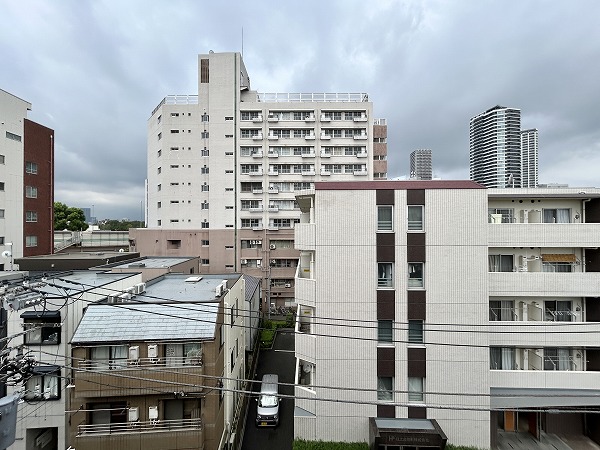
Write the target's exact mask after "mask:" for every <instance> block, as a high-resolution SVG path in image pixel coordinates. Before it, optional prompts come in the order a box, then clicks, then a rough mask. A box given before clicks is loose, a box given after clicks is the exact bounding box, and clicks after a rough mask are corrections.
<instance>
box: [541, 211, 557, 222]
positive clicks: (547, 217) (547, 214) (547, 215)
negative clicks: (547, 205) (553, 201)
mask: <svg viewBox="0 0 600 450" xmlns="http://www.w3.org/2000/svg"><path fill="white" fill-rule="evenodd" d="M555 212H556V210H555V209H544V217H543V220H544V223H554V222H555V221H556V218H555V217H554V215H555Z"/></svg>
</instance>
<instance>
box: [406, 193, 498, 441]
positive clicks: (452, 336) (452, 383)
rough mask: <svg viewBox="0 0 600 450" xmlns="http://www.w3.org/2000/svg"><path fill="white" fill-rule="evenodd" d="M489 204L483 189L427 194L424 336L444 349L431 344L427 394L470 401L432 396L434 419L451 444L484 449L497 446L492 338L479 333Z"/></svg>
mask: <svg viewBox="0 0 600 450" xmlns="http://www.w3.org/2000/svg"><path fill="white" fill-rule="evenodd" d="M486 203H487V198H486V191H484V190H459V189H456V190H434V189H431V190H426V191H425V215H424V217H425V219H424V220H425V233H426V263H425V273H424V278H425V288H426V290H427V319H426V321H425V331H424V333H425V342H428V343H429V342H434V343H439V344H442V345H427V377H426V380H425V390H426V391H427V392H444V393H449V394H452V393H461V394H463V395H458V396H457V395H433V394H428V395H426V397H425V404H426V405H427V406H428V408H427V418H431V419H436V420H437V421H438V423H439V425H440V426H441V428H442V429H443V430H444V432H445V433H446V435H447V436H448V442H450V443H452V444H454V445H468V446H475V447H479V448H488V447H489V445H490V438H489V436H490V434H489V427H490V413H489V411H488V410H489V407H490V399H489V396H488V395H489V383H490V379H489V351H488V349H487V345H488V336H487V334H486V332H485V331H486V329H485V328H482V327H481V326H480V325H481V324H485V323H486V322H487V318H488V303H487V290H488V279H487V267H481V265H480V264H479V263H477V261H486V260H487V224H486V222H487V219H486V216H485V207H486ZM449 205H451V207H449ZM401 223H402V222H401ZM403 310H404V311H406V308H403ZM400 320H401V321H405V320H406V317H404V318H402V319H400ZM428 324H435V325H428ZM438 324H440V325H438ZM430 327H431V328H434V329H436V330H447V331H435V332H434V331H428V328H430ZM453 343H455V344H457V345H460V346H456V347H454V346H451V345H450V346H449V345H447V344H453ZM465 374H469V375H468V376H465ZM435 406H440V407H442V408H444V407H445V408H446V409H436V407H435ZM448 407H450V408H448ZM453 407H456V408H457V409H454V408H453ZM460 408H466V409H464V410H461V409H460ZM469 408H472V409H473V410H469Z"/></svg>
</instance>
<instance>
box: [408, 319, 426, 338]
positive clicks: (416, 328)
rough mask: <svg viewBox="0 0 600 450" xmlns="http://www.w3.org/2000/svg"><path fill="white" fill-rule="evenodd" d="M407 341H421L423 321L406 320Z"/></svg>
mask: <svg viewBox="0 0 600 450" xmlns="http://www.w3.org/2000/svg"><path fill="white" fill-rule="evenodd" d="M408 342H410V343H413V344H422V343H423V321H422V320H409V321H408Z"/></svg>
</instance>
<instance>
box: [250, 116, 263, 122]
mask: <svg viewBox="0 0 600 450" xmlns="http://www.w3.org/2000/svg"><path fill="white" fill-rule="evenodd" d="M262 121H263V116H262V114H259V115H258V116H256V117H253V118H252V122H254V123H261V122H262Z"/></svg>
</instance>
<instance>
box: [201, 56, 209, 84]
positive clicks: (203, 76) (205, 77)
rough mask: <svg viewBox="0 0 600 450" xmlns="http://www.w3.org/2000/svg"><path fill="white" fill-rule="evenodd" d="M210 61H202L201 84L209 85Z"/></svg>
mask: <svg viewBox="0 0 600 450" xmlns="http://www.w3.org/2000/svg"><path fill="white" fill-rule="evenodd" d="M208 63H209V61H208V59H201V60H200V83H208V80H209V75H208V74H209V70H208V67H209V66H208Z"/></svg>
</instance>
